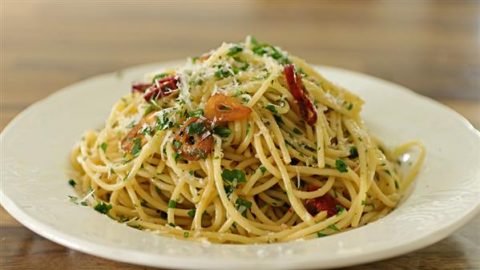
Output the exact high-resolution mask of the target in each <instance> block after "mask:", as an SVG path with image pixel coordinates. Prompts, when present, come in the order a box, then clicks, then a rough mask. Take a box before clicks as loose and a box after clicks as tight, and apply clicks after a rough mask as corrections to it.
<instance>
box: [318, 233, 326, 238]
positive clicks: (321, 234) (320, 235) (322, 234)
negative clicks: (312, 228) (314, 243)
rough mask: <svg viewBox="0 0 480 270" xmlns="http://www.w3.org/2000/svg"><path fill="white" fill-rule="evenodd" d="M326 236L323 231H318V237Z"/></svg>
mask: <svg viewBox="0 0 480 270" xmlns="http://www.w3.org/2000/svg"><path fill="white" fill-rule="evenodd" d="M325 236H327V235H326V234H324V233H322V232H317V237H325Z"/></svg>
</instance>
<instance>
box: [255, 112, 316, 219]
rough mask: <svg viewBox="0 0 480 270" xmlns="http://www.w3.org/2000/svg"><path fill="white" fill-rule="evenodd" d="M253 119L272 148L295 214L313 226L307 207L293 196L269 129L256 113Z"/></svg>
mask: <svg viewBox="0 0 480 270" xmlns="http://www.w3.org/2000/svg"><path fill="white" fill-rule="evenodd" d="M252 117H253V119H254V121H255V123H256V124H257V126H258V128H259V130H260V133H261V134H262V135H263V137H264V139H265V141H266V142H267V145H268V147H269V148H270V152H271V154H272V156H273V159H274V160H275V164H276V165H277V166H278V169H279V171H280V174H281V177H282V180H283V184H284V185H285V191H286V192H287V196H288V200H289V201H290V204H291V206H292V208H293V210H294V211H295V213H297V215H298V216H299V217H300V218H301V219H302V220H303V221H306V222H308V223H312V224H313V221H312V216H311V215H310V214H309V213H308V212H307V210H305V207H304V206H303V204H301V203H300V201H299V200H298V198H296V197H295V195H294V194H293V192H294V189H293V187H292V182H291V181H290V177H289V176H288V173H287V169H286V168H285V165H284V164H283V162H282V160H281V158H280V156H279V154H278V152H277V149H276V147H275V145H274V144H273V141H272V138H271V137H270V135H269V134H268V130H267V128H266V127H265V125H264V124H263V122H262V121H261V120H260V118H259V117H258V115H257V114H256V113H255V112H254V113H252Z"/></svg>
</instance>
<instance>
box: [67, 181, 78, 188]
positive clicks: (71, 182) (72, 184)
mask: <svg viewBox="0 0 480 270" xmlns="http://www.w3.org/2000/svg"><path fill="white" fill-rule="evenodd" d="M68 184H69V185H70V186H72V187H75V186H76V185H77V182H75V180H73V179H70V180H68Z"/></svg>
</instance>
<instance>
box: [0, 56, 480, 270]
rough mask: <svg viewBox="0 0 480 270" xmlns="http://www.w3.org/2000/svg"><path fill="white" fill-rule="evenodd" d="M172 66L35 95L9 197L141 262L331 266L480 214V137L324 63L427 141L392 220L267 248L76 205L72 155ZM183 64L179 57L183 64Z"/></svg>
mask: <svg viewBox="0 0 480 270" xmlns="http://www.w3.org/2000/svg"><path fill="white" fill-rule="evenodd" d="M172 64H175V63H164V64H153V65H145V66H140V67H135V68H132V69H128V70H125V71H123V72H121V73H116V74H107V75H101V76H98V77H95V78H92V79H89V80H86V81H83V82H80V83H76V84H74V85H72V86H69V87H67V88H65V89H63V90H62V91H59V92H57V93H55V94H54V95H52V96H50V97H48V98H46V99H45V100H43V101H41V102H38V103H36V104H34V105H32V106H31V107H29V108H28V109H26V110H25V111H24V112H22V113H21V114H20V115H18V116H17V117H16V118H15V120H13V121H12V122H11V123H10V124H9V125H8V126H7V127H6V128H5V130H4V131H3V132H2V134H1V137H0V142H1V151H2V152H1V153H2V154H1V166H2V172H1V190H0V202H1V204H2V205H3V206H4V207H5V209H6V210H7V211H8V212H9V213H10V214H11V215H12V216H13V217H15V218H16V219H17V220H18V221H20V222H21V223H22V224H24V225H25V226H26V227H28V228H30V229H31V230H33V231H34V232H36V233H38V234H40V235H42V236H44V237H46V238H48V239H50V240H52V241H54V242H57V243H60V244H62V245H65V246H67V247H70V248H73V249H76V250H79V251H82V252H85V253H89V254H92V255H96V256H100V257H105V258H109V259H112V260H117V261H123V262H129V263H134V264H142V265H150V266H160V267H176V268H208V269H226V268H252V267H256V268H262V269H263V268H271V269H274V268H275V269H279V268H327V267H340V266H347V265H353V264H359V263H365V262H370V261H374V260H380V259H384V258H388V257H392V256H397V255H400V254H403V253H406V252H409V251H413V250H415V249H419V248H422V247H424V246H427V245H430V244H432V243H434V242H437V241H439V240H441V239H442V238H444V237H446V236H447V235H449V234H450V233H452V232H453V231H454V230H456V229H458V228H459V227H460V226H462V225H463V224H465V223H466V222H467V221H468V220H470V219H471V218H473V217H474V216H475V215H476V214H477V213H478V212H479V210H480V168H479V164H480V135H479V132H478V131H477V130H475V129H474V128H473V127H472V126H471V125H470V124H469V123H468V122H467V121H466V120H465V119H464V118H462V117H461V116H460V115H458V114H457V113H455V112H454V111H452V110H450V109H448V108H446V107H444V106H442V105H440V104H438V103H436V102H434V101H432V100H430V99H427V98H424V97H422V96H419V95H417V94H415V93H413V92H411V91H409V90H407V89H405V88H403V87H401V86H398V85H394V84H392V83H389V82H386V81H382V80H379V79H376V78H373V77H369V76H367V75H362V74H359V73H354V72H350V71H346V70H341V69H336V68H329V67H320V68H319V70H320V72H322V73H323V74H325V75H326V77H327V78H329V79H331V80H333V81H334V82H336V83H338V84H340V85H342V86H345V87H347V88H348V89H351V91H354V92H356V93H358V94H359V95H360V96H361V97H362V98H363V99H364V100H365V101H366V105H365V107H364V111H363V117H364V119H365V120H366V123H367V126H368V127H369V128H370V130H371V132H373V133H374V134H376V135H378V136H379V137H380V138H381V139H383V140H384V141H385V142H386V143H387V144H388V145H394V144H398V143H400V142H404V141H407V140H410V139H420V140H421V141H423V143H424V144H425V145H426V148H427V158H426V161H425V166H424V169H423V170H422V172H421V174H420V175H419V177H418V179H417V183H416V186H415V188H414V190H413V192H412V194H411V195H410V196H409V197H408V199H406V200H405V202H404V203H402V204H401V205H400V206H399V207H398V209H396V210H395V211H393V212H392V213H391V214H389V215H388V216H387V217H385V218H383V219H381V220H379V221H378V222H374V223H372V224H369V225H367V226H365V227H361V228H358V229H355V230H352V231H349V232H344V233H340V234H337V235H334V236H330V237H325V238H319V239H315V240H310V241H295V242H291V243H282V244H269V245H266V244H262V245H217V244H207V243H193V242H189V241H183V240H177V239H172V238H168V237H162V236H159V235H154V234H152V233H149V232H144V231H138V230H135V229H133V228H130V227H127V226H126V225H123V224H119V223H117V222H115V221H113V220H111V219H109V218H108V217H106V216H105V215H101V214H99V213H97V212H95V211H93V210H92V209H90V208H87V207H82V206H77V205H74V204H72V203H71V202H69V200H68V198H67V195H69V194H70V195H74V194H73V191H72V189H71V188H70V187H69V186H68V184H67V180H68V177H67V170H69V165H68V161H67V159H68V154H69V151H70V149H71V148H72V145H73V144H74V143H75V142H76V141H77V140H78V139H79V138H80V136H81V134H82V133H83V132H84V131H85V130H87V129H90V128H93V127H101V125H102V123H104V120H105V119H106V117H107V115H108V112H109V110H110V107H111V105H112V104H113V103H114V101H115V100H117V99H118V98H119V97H120V96H122V95H123V94H125V93H127V92H128V91H129V89H130V82H131V81H132V80H134V79H138V78H141V76H142V74H143V73H146V72H150V71H152V70H155V69H159V68H162V67H166V66H171V65H172ZM176 64H178V62H177V63H176Z"/></svg>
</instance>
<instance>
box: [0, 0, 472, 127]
mask: <svg viewBox="0 0 480 270" xmlns="http://www.w3.org/2000/svg"><path fill="white" fill-rule="evenodd" d="M2 3H3V4H2V5H3V7H2V47H3V49H2V67H1V74H2V75H3V76H4V78H3V79H2V92H3V94H4V97H3V106H2V107H4V113H5V117H4V119H2V123H1V124H2V126H4V125H5V124H6V123H7V122H8V121H9V120H10V119H11V118H12V117H13V116H14V115H15V114H16V113H17V112H18V111H19V110H21V109H23V108H24V107H26V106H28V105H29V104H31V103H32V102H33V101H36V100H39V99H41V98H43V97H45V96H46V95H48V94H49V93H51V92H54V91H56V90H58V89H60V88H62V87H64V86H66V85H69V84H71V83H73V82H76V81H78V80H82V79H85V78H88V77H90V76H93V75H97V74H100V73H105V72H111V71H115V70H119V69H122V68H125V67H128V66H132V65H137V64H142V63H149V62H158V61H165V60H171V59H184V58H186V57H187V56H195V55H198V54H201V53H202V52H205V51H207V50H209V49H212V48H215V47H217V46H219V45H220V44H221V42H222V41H240V40H242V39H244V37H245V36H246V35H248V34H252V35H254V36H256V37H257V39H259V40H263V41H267V42H269V43H273V44H276V45H278V46H280V47H283V48H285V49H286V50H288V51H290V52H291V53H293V54H295V55H298V56H300V57H302V58H305V59H307V60H308V61H309V62H311V63H315V64H321V65H331V66H337V67H342V68H347V69H351V70H355V71H360V72H364V73H367V74H370V75H374V76H377V77H380V78H383V79H386V80H390V81H393V82H396V83H399V84H401V85H404V86H406V87H408V88H411V89H413V90H415V91H417V92H419V93H421V94H423V95H427V96H429V97H432V98H435V99H437V100H440V101H442V102H444V103H446V104H447V105H451V106H452V107H454V108H455V109H457V110H458V111H460V112H461V113H463V112H464V111H466V113H469V112H472V111H473V112H478V114H479V115H480V108H479V107H478V102H479V101H480V4H479V1H414V0H411V1H410V0H404V1H266V0H264V1H261V0H260V1H201V0H199V1H88V0H87V1H68V0H59V1H49V0H43V1H40V0H37V1H35V0H34V1H31V0H30V1H26V0H16V1H15V0H4V1H2ZM467 101H468V102H467ZM459 102H463V103H459ZM461 105H463V106H461ZM464 114H465V113H464ZM471 121H472V122H473V123H474V124H475V125H476V127H477V128H478V127H479V126H480V119H479V118H478V117H474V118H473V119H471Z"/></svg>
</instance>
